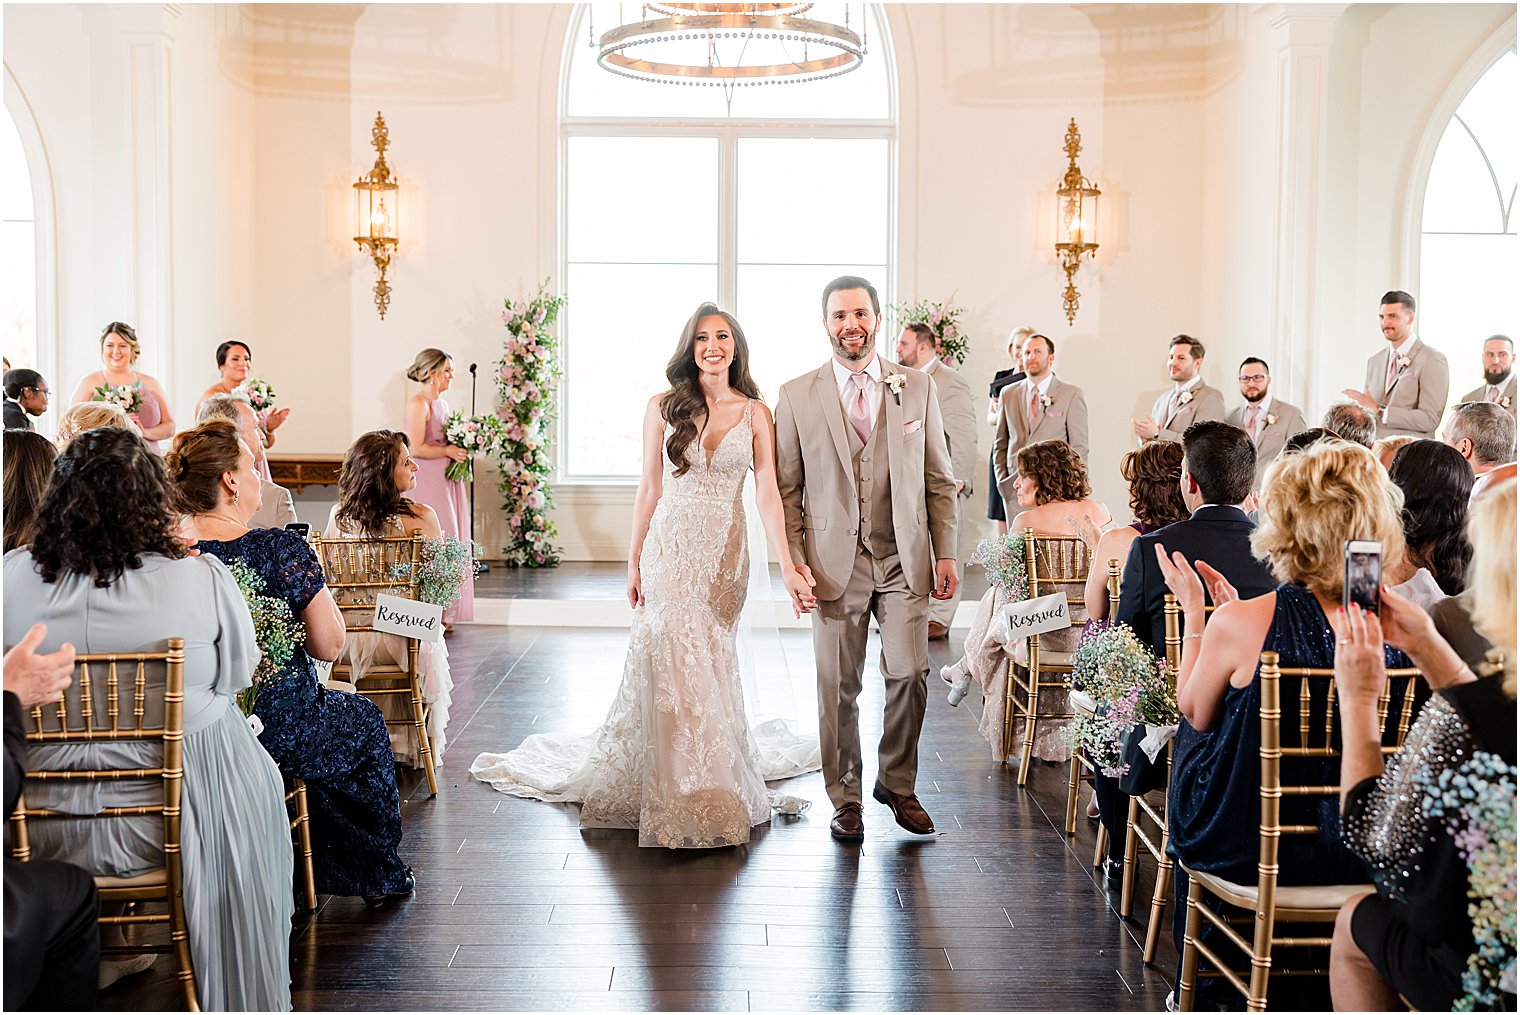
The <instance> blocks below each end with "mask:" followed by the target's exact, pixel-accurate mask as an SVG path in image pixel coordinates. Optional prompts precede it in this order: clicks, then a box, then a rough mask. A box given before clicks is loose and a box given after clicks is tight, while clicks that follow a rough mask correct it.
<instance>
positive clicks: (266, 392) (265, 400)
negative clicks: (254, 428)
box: [233, 377, 276, 412]
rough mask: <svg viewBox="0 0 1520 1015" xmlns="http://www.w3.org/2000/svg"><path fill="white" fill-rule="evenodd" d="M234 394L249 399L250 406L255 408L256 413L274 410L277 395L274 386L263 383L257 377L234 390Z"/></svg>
mask: <svg viewBox="0 0 1520 1015" xmlns="http://www.w3.org/2000/svg"><path fill="white" fill-rule="evenodd" d="M233 394H238V395H242V396H243V397H244V398H247V399H248V404H249V405H251V406H253V411H254V412H263V411H265V410H266V409H273V408H274V405H275V398H276V395H275V393H274V385H272V384H270V383H269V382H268V381H261V380H259V379H258V378H257V377H250V378H248V379H247V380H246V381H244V382H243V383H242V384H239V385H238V386H237V387H236V388H234V389H233Z"/></svg>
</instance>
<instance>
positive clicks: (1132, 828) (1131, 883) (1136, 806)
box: [1119, 797, 1140, 920]
mask: <svg viewBox="0 0 1520 1015" xmlns="http://www.w3.org/2000/svg"><path fill="white" fill-rule="evenodd" d="M1139 822H1140V798H1139V797H1130V798H1129V818H1128V819H1127V820H1126V821H1125V822H1124V881H1123V885H1124V888H1123V890H1122V891H1121V892H1120V893H1119V917H1120V918H1121V919H1124V920H1128V919H1129V915H1130V913H1131V912H1133V911H1134V906H1135V870H1136V868H1137V867H1138V866H1139V864H1138V862H1137V858H1138V856H1139V851H1140V827H1139Z"/></svg>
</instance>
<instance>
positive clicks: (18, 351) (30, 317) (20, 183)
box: [0, 111, 55, 382]
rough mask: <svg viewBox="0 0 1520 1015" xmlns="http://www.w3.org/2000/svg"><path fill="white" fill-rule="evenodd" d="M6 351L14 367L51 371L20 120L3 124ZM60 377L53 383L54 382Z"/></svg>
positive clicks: (1, 291)
mask: <svg viewBox="0 0 1520 1015" xmlns="http://www.w3.org/2000/svg"><path fill="white" fill-rule="evenodd" d="M0 180H4V181H5V185H4V186H3V187H0V277H3V278H4V279H5V284H4V285H3V286H0V351H3V352H4V353H5V358H6V359H8V360H10V363H11V366H12V367H30V368H31V369H33V370H36V369H40V368H42V367H44V366H45V364H43V363H42V358H41V350H40V349H39V348H38V345H37V230H36V222H35V221H33V216H34V214H35V213H34V212H33V210H32V209H33V205H32V175H31V172H30V171H29V170H28V169H27V165H26V152H25V151H24V150H23V149H22V147H21V135H20V134H19V133H18V132H17V130H16V121H15V120H14V119H13V118H12V117H11V115H10V112H9V111H7V112H6V114H5V117H4V122H3V123H0ZM54 380H55V379H54V378H49V381H50V382H53V381H54Z"/></svg>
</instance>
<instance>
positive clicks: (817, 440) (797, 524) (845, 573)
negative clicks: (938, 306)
mask: <svg viewBox="0 0 1520 1015" xmlns="http://www.w3.org/2000/svg"><path fill="white" fill-rule="evenodd" d="M894 373H902V374H905V375H906V376H907V380H906V382H905V383H904V384H903V388H902V392H901V394H900V395H893V394H892V392H891V389H890V388H889V387H888V386H886V385H885V384H884V385H883V398H882V407H881V412H880V414H879V415H878V417H877V421H876V425H877V426H879V427H880V426H884V427H886V428H887V433H886V436H887V457H888V463H887V464H888V469H889V470H890V476H891V481H892V517H891V519H890V525H891V530H892V533H893V535H894V537H895V539H896V542H897V553H898V557H899V559H900V560H901V564H902V571H903V576H904V578H905V579H906V580H907V583H908V588H909V589H910V590H912V592H913V593H914V594H916V595H921V596H927V595H928V594H929V592H930V591H931V590H932V588H933V587H934V561H935V560H936V559H939V558H942V557H948V558H954V557H955V555H956V553H955V480H954V479H953V478H952V477H951V475H950V468H951V466H950V451H949V448H948V447H947V445H946V443H945V427H944V423H943V422H942V421H941V419H940V411H939V400H938V399H937V398H935V396H934V391H933V385H932V382H931V381H930V380H929V377H928V375H927V374H923V373H920V372H919V371H917V370H911V369H909V368H907V367H901V366H894V365H891V364H888V363H885V362H883V363H882V379H883V381H885V380H886V378H887V377H889V376H890V375H892V374H894ZM845 426H846V423H845V417H844V407H843V406H841V405H840V402H839V388H838V386H837V384H836V382H835V377H834V366H833V362H832V361H829V362H826V363H824V364H823V366H822V367H820V368H819V369H818V370H815V371H813V372H811V373H806V374H803V375H802V376H801V377H798V378H795V379H793V380H791V381H788V382H787V383H786V384H784V385H782V387H781V397H780V399H778V400H777V403H776V479H777V485H778V486H779V487H780V489H781V504H782V507H783V509H784V510H785V514H786V535H787V542H788V543H789V544H790V546H791V551H792V557H793V559H795V560H799V561H806V562H807V565H808V567H809V568H811V569H812V572H813V578H814V580H815V581H816V582H817V585H816V587H815V589H814V592H815V594H816V595H817V596H818V598H819V599H821V600H825V601H827V600H833V599H838V598H839V597H840V596H841V595H842V594H843V593H844V589H845V585H847V584H848V583H849V580H850V575H851V573H852V572H853V571H854V568H855V557H856V555H857V554H859V553H860V552H861V549H860V533H859V529H860V497H859V493H858V491H857V490H856V487H855V469H854V466H853V464H852V463H851V460H850V445H849V440H848V438H847V435H846V434H845ZM883 521H886V519H878V520H877V522H876V524H877V525H880V524H881V523H882V522H883Z"/></svg>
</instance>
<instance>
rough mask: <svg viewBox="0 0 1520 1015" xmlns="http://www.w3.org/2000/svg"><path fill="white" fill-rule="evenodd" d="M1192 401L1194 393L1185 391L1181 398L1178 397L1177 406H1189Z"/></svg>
mask: <svg viewBox="0 0 1520 1015" xmlns="http://www.w3.org/2000/svg"><path fill="white" fill-rule="evenodd" d="M1192 400H1193V393H1192V392H1191V391H1184V392H1183V393H1182V394H1181V395H1180V396H1179V397H1178V399H1177V404H1178V405H1179V406H1183V405H1187V404H1188V403H1189V402H1191V401H1192Z"/></svg>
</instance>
